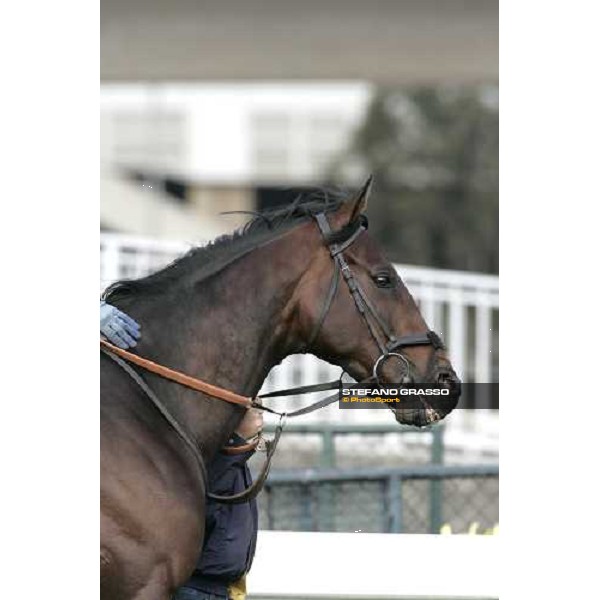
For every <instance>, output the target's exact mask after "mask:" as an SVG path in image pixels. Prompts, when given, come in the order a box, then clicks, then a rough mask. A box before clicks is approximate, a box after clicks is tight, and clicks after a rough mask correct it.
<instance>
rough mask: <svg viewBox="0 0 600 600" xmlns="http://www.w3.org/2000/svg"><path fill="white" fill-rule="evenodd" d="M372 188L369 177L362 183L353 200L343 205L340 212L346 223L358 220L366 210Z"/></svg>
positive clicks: (370, 177)
mask: <svg viewBox="0 0 600 600" xmlns="http://www.w3.org/2000/svg"><path fill="white" fill-rule="evenodd" d="M372 187H373V175H369V177H368V179H367V180H366V181H365V182H364V183H363V185H362V186H361V188H360V189H359V190H358V192H357V193H356V195H355V196H354V198H352V200H348V201H347V202H345V203H344V205H343V206H342V209H341V212H343V213H344V216H345V217H346V218H345V219H344V221H345V222H346V223H351V222H352V221H354V219H356V218H358V215H360V214H361V213H362V212H364V211H365V210H366V208H367V202H368V200H369V196H370V195H371V188H372Z"/></svg>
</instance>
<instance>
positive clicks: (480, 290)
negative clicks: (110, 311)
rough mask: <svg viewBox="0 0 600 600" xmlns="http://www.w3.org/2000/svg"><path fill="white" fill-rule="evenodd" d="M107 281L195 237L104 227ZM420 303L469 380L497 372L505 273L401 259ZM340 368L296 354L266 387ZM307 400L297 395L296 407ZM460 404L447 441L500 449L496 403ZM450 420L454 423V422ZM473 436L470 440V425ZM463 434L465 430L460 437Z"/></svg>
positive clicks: (372, 418)
mask: <svg viewBox="0 0 600 600" xmlns="http://www.w3.org/2000/svg"><path fill="white" fill-rule="evenodd" d="M100 245H101V270H100V285H101V288H102V289H103V288H104V287H106V286H107V285H108V284H109V283H111V282H113V281H115V280H117V279H122V278H135V277H141V276H143V275H146V274H148V273H150V272H152V271H154V270H156V269H159V268H161V267H163V266H165V265H166V264H168V263H169V262H171V261H172V260H173V259H175V258H177V257H178V256H180V255H181V254H182V253H183V252H185V251H187V250H189V249H190V248H191V247H192V244H191V243H183V242H165V241H162V240H152V239H145V238H140V237H133V236H124V235H118V234H109V233H105V234H102V236H101V240H100ZM396 268H397V269H398V272H399V273H400V275H401V277H402V279H403V281H404V282H405V284H406V286H407V287H408V289H409V290H410V292H411V293H412V295H413V297H414V298H415V300H416V301H417V303H418V304H419V306H420V310H421V312H422V314H423V316H424V318H425V320H426V321H427V323H428V324H429V326H430V327H431V328H432V329H434V330H436V331H438V332H439V333H441V335H442V337H443V338H444V340H445V341H446V343H447V344H448V347H449V352H450V357H451V359H452V363H453V365H454V367H455V368H456V370H457V372H458V373H459V375H460V376H461V378H462V379H463V380H464V381H477V382H482V383H484V382H492V381H497V380H498V353H497V339H498V277H496V276H493V275H484V274H479V273H468V272H462V271H448V270H441V269H429V268H423V267H415V266H410V265H396ZM338 375H339V369H338V368H337V367H333V366H331V365H329V364H327V363H325V362H323V361H321V360H319V359H317V358H315V357H314V356H311V355H294V356H291V357H289V358H288V359H286V360H285V361H284V362H283V363H282V364H281V365H279V366H278V367H276V368H275V369H273V370H272V371H271V373H270V374H269V377H268V378H267V381H266V382H265V385H264V390H265V391H268V390H272V389H275V388H278V387H291V386H294V385H304V384H308V383H315V382H318V381H327V380H328V379H334V378H336V377H337V376H338ZM303 402H306V400H302V399H301V398H292V399H290V401H289V406H290V408H294V407H298V406H300V405H301V404H302V403H303ZM342 412H343V413H344V414H343V419H344V420H345V421H351V422H360V423H373V422H379V423H381V422H387V421H389V415H387V411H380V410H372V411H371V410H369V411H364V410H360V411H358V410H348V411H342ZM475 412H476V413H477V414H476V415H475V414H473V413H472V411H467V410H461V411H456V413H454V414H453V417H452V420H451V421H449V428H448V436H447V438H446V439H447V442H448V443H452V441H453V440H454V442H455V444H456V446H457V447H458V446H463V445H464V447H476V448H480V449H482V450H483V451H485V452H491V453H495V452H496V451H497V443H498V440H497V436H498V433H497V432H498V422H497V414H496V413H494V412H493V411H484V410H478V411H475ZM305 419H307V420H308V421H310V420H315V421H316V420H319V421H332V420H337V421H339V419H340V415H339V411H337V407H335V406H334V407H332V408H331V410H324V411H319V413H318V414H317V413H312V414H311V415H307V416H306V417H305ZM450 424H452V425H451V426H450ZM465 432H470V436H471V437H470V439H469V440H464V439H463V438H464V435H463V434H464V433H465ZM457 436H458V437H457Z"/></svg>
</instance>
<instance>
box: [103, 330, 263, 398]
mask: <svg viewBox="0 0 600 600" xmlns="http://www.w3.org/2000/svg"><path fill="white" fill-rule="evenodd" d="M100 346H101V347H103V348H106V350H108V351H109V352H111V353H112V354H116V355H117V356H120V357H121V358H124V359H125V360H126V361H128V362H130V363H133V364H135V365H138V367H142V368H143V369H145V370H146V371H150V372H151V373H156V375H160V376H161V377H163V378H164V379H170V380H171V381H176V382H177V383H179V384H181V385H184V386H185V387H188V388H190V389H192V390H196V391H197V392H204V393H205V394H208V395H209V396H212V397H213V398H219V399H220V400H225V402H230V403H231V404H239V405H240V406H244V407H245V408H255V407H256V408H261V407H260V405H257V404H256V402H255V401H254V400H253V399H252V398H249V397H248V396H241V395H240V394H236V393H235V392H232V391H231V390H226V389H225V388H222V387H219V386H218V385H213V384H212V383H207V382H206V381H202V379H196V378H195V377H191V376H190V375H186V374H185V373H182V372H181V371H176V370H175V369H170V368H169V367H165V366H164V365H159V364H158V363H155V362H153V361H151V360H148V359H147V358H143V357H141V356H138V355H137V354H134V353H133V352H128V351H127V350H123V349H121V348H119V347H118V346H115V345H114V344H111V343H110V342H108V341H106V340H102V339H101V340H100Z"/></svg>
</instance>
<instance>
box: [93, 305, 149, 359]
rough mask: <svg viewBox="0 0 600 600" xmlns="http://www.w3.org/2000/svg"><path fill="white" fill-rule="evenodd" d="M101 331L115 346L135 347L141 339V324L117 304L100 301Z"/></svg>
mask: <svg viewBox="0 0 600 600" xmlns="http://www.w3.org/2000/svg"><path fill="white" fill-rule="evenodd" d="M100 333H101V334H102V335H103V336H104V337H106V338H107V339H108V341H109V342H112V343H113V344H114V345H115V346H118V347H119V348H123V350H126V349H127V348H133V347H134V346H137V340H139V339H140V326H139V325H138V323H137V322H136V321H134V320H133V319H132V318H131V317H130V316H128V315H126V314H125V313H124V312H121V311H120V310H119V309H118V308H117V307H116V306H112V305H111V304H107V303H106V302H104V301H100Z"/></svg>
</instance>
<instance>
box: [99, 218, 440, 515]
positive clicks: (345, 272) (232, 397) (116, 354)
mask: <svg viewBox="0 0 600 600" xmlns="http://www.w3.org/2000/svg"><path fill="white" fill-rule="evenodd" d="M312 216H313V218H314V219H315V221H316V223H317V225H318V227H319V230H320V232H321V235H322V237H323V240H324V243H325V245H326V246H327V248H328V250H329V254H330V255H331V258H332V260H333V262H334V271H333V275H332V278H331V283H330V286H329V290H328V292H327V295H326V297H325V301H324V304H323V308H322V309H321V313H320V315H319V318H318V319H317V321H316V322H315V326H314V327H313V330H312V332H311V334H310V336H309V338H308V340H307V342H306V343H305V344H304V345H303V346H302V348H301V349H300V350H299V351H300V352H307V351H308V350H309V349H310V348H311V347H312V346H313V344H314V343H315V341H316V339H317V337H318V335H319V332H320V331H321V328H322V326H323V323H324V322H325V319H326V318H327V315H328V313H329V310H330V308H331V306H332V304H333V301H334V299H335V296H336V294H337V291H338V289H339V280H340V273H341V275H342V277H343V279H344V281H345V282H346V285H347V287H348V289H349V291H350V294H351V296H352V299H353V300H354V304H355V306H356V308H357V310H358V312H359V314H360V315H361V316H362V318H363V319H364V321H365V323H366V325H367V328H368V330H369V333H370V334H371V336H372V338H373V339H374V340H375V342H376V344H377V346H378V348H379V351H380V355H379V357H378V358H377V360H376V361H375V363H374V365H373V368H372V376H371V377H369V378H367V379H366V380H364V382H367V381H376V382H377V383H379V375H378V369H379V368H380V366H381V365H382V364H383V362H384V361H385V360H387V359H388V358H389V357H392V356H395V357H398V358H399V359H400V360H401V361H402V362H403V363H404V365H405V368H406V374H405V381H403V382H401V383H407V382H408V381H410V363H409V361H408V359H406V357H405V356H404V355H403V354H401V352H400V351H401V350H402V348H406V347H409V346H424V345H431V346H432V347H433V352H432V354H431V357H430V360H429V365H428V368H427V370H428V372H429V371H431V368H432V365H433V360H434V358H435V354H436V351H437V350H443V349H444V344H443V342H442V341H441V339H440V337H439V336H438V335H437V334H436V333H435V332H434V331H431V330H430V331H427V332H426V333H423V334H413V335H406V336H402V337H396V336H395V335H394V333H393V330H392V328H391V327H390V326H389V325H388V323H387V322H386V321H385V320H384V319H383V318H382V317H381V315H380V314H379V313H378V311H377V310H376V309H375V306H374V305H373V303H372V302H371V301H370V300H369V298H368V296H367V295H366V294H365V292H364V290H363V288H362V286H361V285H360V283H359V282H358V280H357V279H356V277H355V276H354V273H353V272H352V270H351V269H350V266H349V265H348V262H347V261H346V259H345V257H344V254H343V253H344V251H345V250H347V249H348V248H349V247H350V246H351V245H352V244H353V243H354V242H355V241H356V239H357V238H358V237H359V236H360V234H361V233H362V232H363V231H365V230H366V229H367V228H368V221H367V218H366V217H365V216H364V215H359V217H358V219H357V224H356V227H355V228H354V230H353V231H352V228H351V227H350V224H349V225H347V226H346V227H348V228H349V230H350V231H351V233H350V234H349V235H348V237H347V238H346V239H344V240H343V241H335V240H336V233H339V232H332V230H331V227H330V225H329V221H328V219H327V216H326V214H325V213H324V212H321V213H317V214H315V215H312ZM382 334H383V337H384V338H385V339H383V340H382ZM100 350H101V351H102V352H103V353H104V354H105V355H107V356H108V357H110V358H111V359H112V360H113V361H114V362H115V363H117V364H118V365H119V366H120V367H121V368H122V369H123V370H124V371H125V372H126V373H127V374H128V375H129V376H130V377H131V378H132V379H133V380H134V381H135V382H136V383H137V384H138V386H139V387H140V388H141V389H142V390H143V392H144V393H145V394H146V395H147V396H148V397H149V398H150V400H151V401H152V403H153V404H154V405H155V406H156V408H157V409H158V410H159V412H160V413H161V414H162V415H163V417H164V418H165V419H166V420H167V422H168V423H169V424H170V425H171V426H172V427H173V429H174V430H175V431H176V432H177V434H178V435H179V436H180V438H181V439H182V440H183V441H184V442H185V444H186V446H187V447H188V448H189V449H190V450H191V452H192V454H193V455H194V457H195V459H196V461H197V462H198V463H199V467H200V470H201V472H202V474H203V476H204V477H205V476H206V466H205V465H204V460H203V459H202V455H201V454H200V451H199V449H198V446H197V445H196V444H195V443H194V442H193V440H192V439H191V438H190V436H189V435H188V434H187V432H186V431H185V429H184V428H183V427H182V426H181V424H180V423H179V422H178V421H177V420H176V419H175V418H174V417H173V415H172V414H171V413H170V411H169V410H168V409H167V408H166V407H165V405H164V404H163V403H162V402H161V401H160V400H159V399H158V397H157V396H156V394H155V393H154V392H153V391H152V389H151V388H150V387H149V386H148V384H147V383H146V382H145V381H144V379H143V378H142V377H141V375H140V374H139V373H138V372H137V371H135V370H134V369H133V368H132V367H131V366H130V365H129V364H128V363H133V364H135V365H137V366H139V367H142V368H143V369H145V370H146V371H150V372H152V373H155V374H156V375H159V376H160V377H163V378H164V379H168V380H170V381H174V382H176V383H178V384H180V385H183V386H185V387H188V388H190V389H193V390H195V391H197V392H202V393H204V394H207V395H208V396H211V397H213V398H218V399H220V400H224V401H225V402H229V403H231V404H237V405H239V406H243V407H245V408H246V409H248V408H257V409H260V410H263V411H266V412H269V413H272V414H276V415H279V417H280V421H279V424H278V425H277V428H276V430H275V436H274V438H273V440H272V441H271V442H267V443H266V453H267V455H266V460H265V463H264V465H263V468H262V470H261V472H260V473H259V475H258V477H257V479H256V480H255V481H254V483H253V484H252V485H251V486H250V487H249V488H247V489H246V490H244V491H243V492H241V493H239V494H235V495H233V496H217V495H215V494H211V493H208V494H207V496H208V497H209V498H211V499H212V500H216V501H218V502H222V503H225V504H239V503H241V502H247V501H248V500H251V499H253V498H255V497H256V496H257V495H258V493H259V492H260V491H261V489H262V487H263V485H264V482H265V480H266V478H267V475H268V472H269V469H270V466H271V460H272V457H273V455H274V453H275V449H276V447H277V444H278V442H279V438H280V436H281V433H282V431H283V427H284V424H285V420H286V418H287V417H297V416H300V415H305V414H308V413H310V412H313V411H315V410H319V409H320V408H324V407H325V406H328V405H329V404H332V403H333V402H335V401H336V400H337V399H338V393H335V394H332V395H331V396H328V397H326V398H323V399H322V400H319V401H317V402H314V403H312V404H310V405H308V406H306V407H304V408H301V409H298V410H295V411H293V412H278V411H276V410H273V409H271V408H269V407H266V406H263V405H262V404H260V399H262V398H273V397H282V396H291V395H298V394H307V393H313V392H320V391H325V390H332V389H337V388H338V387H339V385H340V381H341V378H340V380H335V381H331V382H327V383H319V384H314V385H306V386H298V387H294V388H286V389H283V390H277V391H274V392H269V393H266V394H261V395H259V396H257V397H255V398H251V397H248V396H243V395H241V394H237V393H235V392H232V391H231V390H227V389H225V388H222V387H220V386H217V385H214V384H211V383H208V382H206V381H203V380H202V379H198V378H196V377H191V376H190V375H186V374H185V373H182V372H180V371H176V370H175V369H170V368H169V367H165V366H164V365H160V364H158V363H155V362H153V361H151V360H148V359H147V358H143V357H141V356H139V355H137V354H134V353H132V352H129V351H128V350H123V349H121V348H118V347H117V346H115V345H113V344H111V343H110V342H108V341H106V340H104V339H100ZM125 361H127V362H125ZM407 378H408V380H407ZM257 444H258V440H257V441H255V442H251V443H250V444H246V445H245V446H244V447H243V451H247V450H252V449H255V448H256V446H257ZM223 451H225V452H229V453H231V452H236V450H227V449H223Z"/></svg>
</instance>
